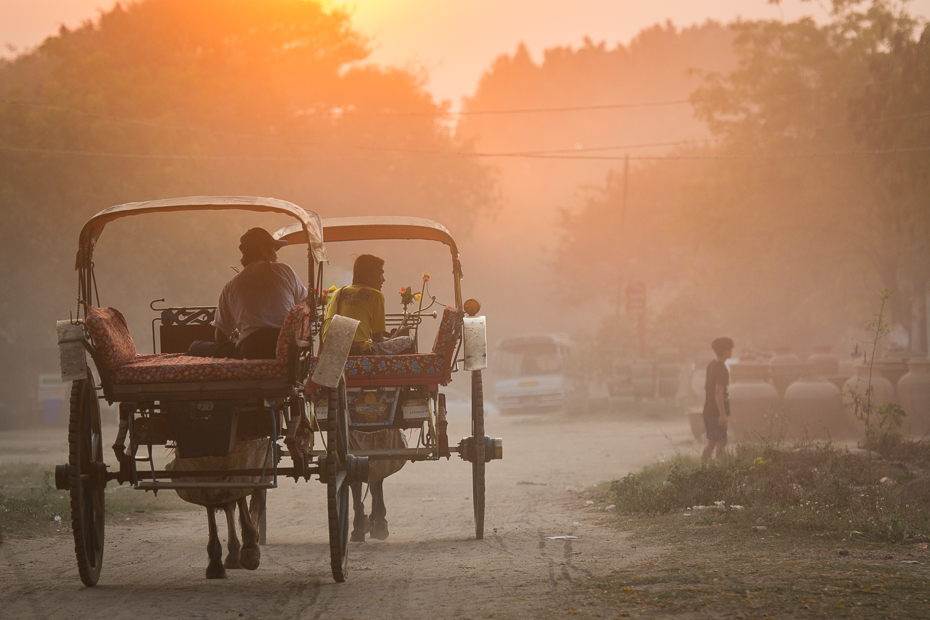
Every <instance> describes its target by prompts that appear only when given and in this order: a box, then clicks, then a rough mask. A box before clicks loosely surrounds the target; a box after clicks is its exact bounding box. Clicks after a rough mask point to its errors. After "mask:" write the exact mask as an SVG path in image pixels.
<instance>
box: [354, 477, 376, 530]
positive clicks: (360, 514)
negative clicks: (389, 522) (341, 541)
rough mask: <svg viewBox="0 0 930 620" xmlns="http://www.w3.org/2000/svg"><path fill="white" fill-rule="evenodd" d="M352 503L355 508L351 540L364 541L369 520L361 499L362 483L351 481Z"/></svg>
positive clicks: (368, 528) (368, 527)
mask: <svg viewBox="0 0 930 620" xmlns="http://www.w3.org/2000/svg"><path fill="white" fill-rule="evenodd" d="M352 503H353V506H354V509H355V519H354V521H353V522H352V535H351V538H350V540H351V541H352V542H365V534H366V533H367V532H368V530H370V529H371V522H370V521H369V520H368V517H367V516H365V502H364V500H363V499H362V483H361V482H353V483H352Z"/></svg>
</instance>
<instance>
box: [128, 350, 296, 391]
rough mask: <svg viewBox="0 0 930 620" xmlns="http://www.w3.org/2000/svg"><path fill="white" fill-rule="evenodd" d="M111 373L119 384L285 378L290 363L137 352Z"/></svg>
mask: <svg viewBox="0 0 930 620" xmlns="http://www.w3.org/2000/svg"><path fill="white" fill-rule="evenodd" d="M110 376H111V379H112V381H113V383H114V384H116V385H127V384H136V383H189V382H198V381H249V380H256V379H285V378H287V364H285V363H283V362H280V361H278V360H233V359H217V358H212V357H192V356H189V355H184V354H183V353H160V354H157V355H137V356H136V358H135V359H134V360H133V361H132V362H130V363H128V364H125V365H123V366H120V367H118V368H115V369H112V370H111V372H110Z"/></svg>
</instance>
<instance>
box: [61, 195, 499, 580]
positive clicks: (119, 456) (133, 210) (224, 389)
mask: <svg viewBox="0 0 930 620" xmlns="http://www.w3.org/2000/svg"><path fill="white" fill-rule="evenodd" d="M223 210H245V211H253V212H260V213H276V214H283V215H286V216H289V217H291V218H293V219H294V220H295V224H293V226H292V230H291V234H295V235H297V236H299V238H300V240H301V241H302V242H305V243H306V244H307V283H308V285H309V286H308V290H309V294H308V297H307V299H306V301H304V302H302V303H299V304H297V305H295V306H294V307H293V308H291V310H290V311H289V312H288V314H287V318H286V319H285V321H284V325H283V326H282V328H281V332H280V336H279V338H278V342H277V348H276V358H275V359H268V360H239V359H216V358H206V357H193V356H188V355H186V354H185V351H186V348H187V346H188V345H189V344H190V343H191V342H192V341H193V340H196V339H200V338H202V337H203V336H204V335H205V332H206V333H209V331H210V328H209V325H210V323H211V321H212V320H213V312H214V310H215V309H214V308H212V307H175V308H159V309H158V310H159V312H160V315H159V316H158V317H157V319H156V321H155V322H160V323H161V325H160V329H159V338H158V340H159V343H160V345H161V346H160V351H158V350H157V349H158V347H155V348H156V351H157V352H155V353H152V354H141V353H139V352H137V350H136V347H135V343H134V341H133V339H132V336H131V335H130V333H129V328H128V325H127V323H126V320H125V318H124V317H123V315H122V314H121V313H120V312H119V311H118V310H116V309H114V308H104V307H101V304H100V299H99V295H98V292H97V283H96V278H95V275H94V262H93V253H94V249H95V247H96V245H97V241H98V239H99V238H100V235H101V233H102V232H103V229H104V227H105V226H106V225H107V224H108V223H110V222H112V221H114V220H117V219H120V218H124V217H130V216H139V215H144V214H150V213H165V212H178V211H223ZM450 239H451V237H450ZM323 244H324V238H323V228H322V224H321V219H320V217H319V216H318V215H317V214H315V213H312V212H308V211H305V210H303V209H301V208H300V207H297V206H296V205H293V204H291V203H288V202H285V201H281V200H276V199H270V198H250V197H202V196H201V197H190V198H179V199H170V200H156V201H150V202H139V203H129V204H125V205H119V206H115V207H110V208H108V209H104V210H103V211H101V212H100V213H98V214H97V215H95V216H94V217H93V218H91V219H90V220H89V221H88V222H87V223H86V224H85V225H84V227H83V229H82V231H81V235H80V242H79V249H78V255H77V262H76V269H77V271H78V280H79V293H78V308H77V316H75V317H72V319H70V320H68V321H60V322H59V325H58V332H59V343H60V345H61V349H62V352H61V354H62V378H63V379H64V380H70V381H72V388H71V412H70V419H69V427H68V446H69V458H68V463H67V464H64V465H59V466H58V467H56V470H55V483H56V487H57V488H59V489H64V490H69V491H70V496H71V524H72V530H73V534H74V543H75V554H76V556H77V563H78V571H79V573H80V577H81V580H82V582H84V584H86V585H88V586H91V585H94V584H96V583H97V580H98V578H99V576H100V571H101V565H102V560H103V548H104V514H105V505H104V498H105V488H106V486H107V483H108V482H110V481H116V482H118V483H119V484H130V485H131V486H132V487H133V488H135V489H139V490H145V491H155V492H157V491H159V490H175V491H177V492H178V494H179V495H181V497H182V498H184V499H185V500H187V501H193V502H194V503H198V504H201V505H203V506H205V507H206V508H207V513H208V517H209V520H210V543H209V544H208V552H209V554H210V557H211V565H210V568H208V570H207V575H208V577H209V576H211V573H210V571H211V569H215V568H216V563H217V562H218V561H219V555H220V550H219V549H218V547H219V542H218V540H216V525H215V521H214V520H215V517H214V510H215V509H217V508H227V517H229V515H230V513H229V506H231V505H232V504H234V503H235V504H237V505H238V507H239V509H240V513H241V514H240V518H241V521H242V528H243V539H244V542H247V546H248V545H252V547H253V548H254V550H255V551H256V553H257V549H258V546H257V539H258V533H257V532H256V528H255V526H254V525H253V520H254V519H258V520H261V519H262V518H263V515H262V513H263V507H262V506H260V507H259V509H258V510H257V511H256V510H255V508H256V507H255V502H254V500H253V505H252V511H253V514H252V515H249V509H248V506H247V504H246V503H245V497H246V496H248V495H249V494H253V493H254V495H255V496H258V495H259V494H261V497H263V494H264V492H265V490H267V489H271V488H276V487H277V485H278V479H279V477H282V476H283V477H291V478H293V479H294V480H295V481H297V480H301V479H303V480H307V481H309V480H311V479H312V478H313V477H316V478H318V479H319V481H320V482H322V483H323V484H325V485H326V488H327V513H328V531H329V546H330V559H331V569H332V574H333V577H334V579H335V580H336V581H344V580H345V578H346V572H347V548H348V532H349V506H350V504H349V487H350V486H351V485H352V484H358V483H361V482H364V481H367V479H368V469H369V464H368V458H369V457H368V456H367V455H360V454H352V453H351V452H350V450H349V440H348V437H349V435H348V433H349V431H348V428H349V426H348V424H349V417H350V414H349V410H350V408H349V403H348V392H347V388H346V381H345V376H347V375H351V376H353V377H356V378H355V379H353V381H358V380H359V379H358V377H363V376H367V375H370V379H369V381H370V383H369V384H368V385H385V383H384V382H383V379H384V378H385V377H386V376H388V375H382V376H381V378H380V379H379V378H378V376H377V375H378V371H377V370H371V371H370V370H369V368H368V366H366V364H365V362H364V361H363V360H354V361H353V360H352V359H351V358H350V359H349V362H348V363H347V362H346V355H347V352H348V344H346V345H345V346H341V345H342V344H344V342H341V341H339V338H340V336H334V337H332V338H327V341H328V342H327V346H325V347H323V350H322V351H320V352H319V353H317V352H316V345H315V341H316V340H318V339H319V334H320V332H321V327H322V316H321V314H320V308H321V304H320V303H319V300H318V293H317V291H319V290H321V282H322V269H321V266H322V263H323V262H325V261H326V253H325V249H324V245H323ZM451 247H453V250H454V244H453V245H452V246H451ZM454 256H455V252H454ZM455 265H456V269H458V267H457V265H458V262H457V258H456V260H455ZM457 273H458V271H457ZM314 285H316V286H314ZM456 291H457V293H456V302H457V307H456V308H455V310H454V312H449V311H447V312H446V314H445V315H444V321H445V317H448V318H449V321H445V323H446V325H447V329H446V335H445V336H444V337H443V340H442V342H439V339H437V347H439V351H438V352H435V351H434V353H435V355H436V357H435V358H432V359H430V360H428V361H429V362H430V363H432V364H433V365H431V366H429V367H428V368H424V367H421V366H420V365H419V364H420V362H421V361H423V362H426V361H427V360H420V359H419V358H420V357H423V356H410V357H416V358H418V359H416V360H411V362H410V364H408V365H406V366H404V368H405V369H406V371H405V372H406V373H407V374H408V375H417V374H424V377H425V380H424V381H423V382H421V385H426V386H427V387H428V388H432V387H434V386H436V385H437V384H439V383H444V382H445V381H444V379H446V380H447V377H448V372H447V371H446V370H445V368H446V366H442V364H445V365H447V366H448V367H449V368H451V365H452V364H454V363H455V357H456V355H457V351H458V347H459V345H460V343H461V341H462V340H463V328H462V326H461V323H460V321H461V314H462V309H463V308H462V304H461V296H460V294H459V293H458V288H457V289H456ZM152 307H153V309H154V305H153V306H152ZM346 320H347V321H348V320H349V319H346ZM154 336H155V333H154V322H153V338H154ZM481 336H483V332H481V333H480V334H476V335H474V336H471V337H470V339H471V341H472V342H473V343H474V344H472V345H469V346H468V347H467V348H468V349H469V350H471V349H473V348H477V349H480V348H481V347H480V345H481V343H479V342H478V341H479V340H480V338H481ZM341 338H342V341H344V340H345V337H344V335H343V336H341ZM330 340H332V341H333V342H329V341H330ZM153 344H154V343H153ZM85 351H86V352H87V353H89V354H90V357H91V358H92V360H93V367H92V366H91V365H89V364H87V362H86V355H85ZM443 355H444V356H443ZM398 357H402V356H398ZM440 361H441V363H442V364H440V366H437V365H436V364H439V362H440ZM392 363H393V364H395V365H396V364H398V363H401V362H400V361H398V360H393V361H392ZM469 364H471V365H472V366H474V367H480V365H481V364H480V363H479V362H475V361H474V360H472V361H470V362H469ZM401 365H402V366H403V364H401ZM94 368H95V369H96V376H95V373H94ZM315 368H316V371H317V372H316V373H315V374H313V379H311V373H313V372H314V369H315ZM321 369H323V370H326V371H328V374H327V372H322V371H321ZM334 371H335V374H334ZM473 376H474V377H475V379H474V381H473V385H474V389H475V390H476V392H474V393H475V395H476V396H477V399H478V403H479V404H478V405H477V411H479V412H480V411H481V404H480V399H481V380H480V371H477V375H473ZM98 379H99V383H98ZM405 385H410V384H405ZM427 392H428V393H427V394H426V401H427V403H426V404H427V407H426V408H427V410H428V411H427V413H426V417H425V418H422V419H421V421H420V423H421V425H429V429H430V430H429V433H430V434H429V437H431V438H432V439H431V443H430V445H432V446H434V449H433V452H432V453H430V454H425V453H421V452H419V451H416V450H415V451H414V453H411V454H409V455H407V456H409V458H411V459H412V460H418V459H426V458H433V457H436V458H438V456H442V455H446V456H448V453H449V450H447V449H446V447H445V446H443V445H442V444H440V443H439V437H440V434H439V431H438V428H439V423H440V419H441V418H440V405H441V399H440V398H439V397H438V395H437V394H438V393H437V391H436V390H433V391H432V392H430V391H428V390H427ZM418 394H419V393H418ZM100 399H105V400H106V401H107V402H109V403H119V412H120V413H119V428H118V430H117V436H116V440H115V442H114V444H113V451H114V454H115V457H116V461H117V463H118V469H117V470H116V471H110V470H109V469H108V465H107V464H106V463H105V462H104V457H103V435H102V432H101V416H100V405H99V400H100ZM324 408H325V412H326V415H325V416H323V415H318V414H317V409H319V410H320V413H322V410H323V409H324ZM476 420H478V422H476V424H475V430H476V433H475V435H474V436H477V437H480V438H481V439H482V440H481V441H477V442H475V441H474V440H473V439H472V440H463V443H462V444H460V446H459V451H460V453H461V454H463V456H465V457H466V458H468V459H469V460H471V461H472V462H473V463H478V462H479V461H480V466H479V465H477V464H476V465H474V468H475V472H476V473H475V481H476V482H475V485H476V489H477V486H478V484H479V473H480V485H481V490H482V493H481V496H482V501H483V482H484V473H483V469H484V462H485V460H487V451H486V446H488V445H492V446H493V445H494V442H491V443H490V444H489V443H488V441H489V440H487V439H486V438H484V436H483V434H484V433H483V425H482V422H483V417H482V416H481V415H480V414H479V415H478V416H476ZM478 431H480V434H479V433H478ZM316 436H319V437H320V438H321V439H322V449H318V448H316V446H315V443H316V439H315V437H316ZM156 446H169V447H173V448H174V449H175V453H176V455H177V458H175V460H174V461H173V462H172V463H170V464H169V465H168V466H164V467H163V468H159V467H158V464H157V462H156V459H155V447H156ZM482 453H484V454H482ZM476 455H477V456H480V457H481V458H475V456H476ZM372 456H373V457H377V456H378V455H372ZM285 458H286V459H287V460H285ZM479 469H480V472H479V471H478V470H479ZM475 511H476V519H478V520H479V522H482V521H483V503H481V505H480V506H479V500H478V493H477V491H476V500H475ZM230 527H231V529H230V533H231V534H232V533H233V532H234V528H233V526H230ZM247 527H248V536H249V538H250V540H249V541H246V540H245V539H246V536H247ZM478 535H479V537H480V535H481V526H480V525H479V528H478ZM227 560H228V558H227ZM250 561H251V560H250ZM245 565H246V562H245V559H243V566H245ZM255 566H257V557H256V558H255V559H254V565H253V566H252V567H253V568H254V567H255ZM246 567H247V568H248V567H249V566H246ZM218 570H219V571H223V568H222V564H220V565H219V568H218ZM223 574H225V573H223ZM214 576H216V575H215V574H214Z"/></svg>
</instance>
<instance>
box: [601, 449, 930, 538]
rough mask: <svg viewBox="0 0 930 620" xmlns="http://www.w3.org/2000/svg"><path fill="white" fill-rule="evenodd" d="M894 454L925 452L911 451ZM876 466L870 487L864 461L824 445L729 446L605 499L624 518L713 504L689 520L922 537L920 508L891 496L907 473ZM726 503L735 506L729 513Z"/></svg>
mask: <svg viewBox="0 0 930 620" xmlns="http://www.w3.org/2000/svg"><path fill="white" fill-rule="evenodd" d="M902 451H910V452H911V453H915V454H920V455H921V457H922V456H923V455H925V454H926V452H925V451H922V450H921V449H919V448H917V447H914V446H910V447H907V448H906V450H902ZM876 467H878V469H877V470H876V471H878V473H877V474H876V475H880V476H881V478H882V479H884V480H885V483H874V482H873V483H870V478H869V465H868V462H867V460H866V459H864V458H862V457H860V456H854V455H852V454H849V453H847V452H844V451H841V450H838V449H836V448H834V447H832V446H830V445H829V444H827V445H814V446H803V447H799V448H794V449H778V448H774V447H771V446H737V447H736V449H735V450H733V451H732V452H731V454H730V455H729V456H728V458H726V459H724V460H723V461H715V462H712V463H710V464H708V465H702V464H701V462H700V461H699V460H698V459H696V458H692V457H681V456H680V457H676V458H675V459H673V460H671V461H668V462H665V463H660V464H657V465H653V466H650V467H647V468H645V469H643V470H642V471H641V472H638V473H632V474H629V475H628V476H626V477H625V478H623V479H622V480H617V481H614V482H613V484H612V485H611V490H610V493H611V495H612V497H613V500H614V503H615V504H616V505H617V507H618V509H619V510H620V511H622V512H625V513H627V514H661V513H668V512H672V511H680V510H684V509H690V508H692V507H694V506H714V508H713V509H712V510H710V511H700V513H698V512H696V513H695V515H694V516H695V517H701V516H702V515H709V516H711V517H714V518H715V519H719V518H724V519H727V520H729V521H735V522H739V523H744V524H747V525H748V524H765V525H766V526H768V527H775V528H783V529H787V530H801V531H808V532H816V533H830V534H831V535H838V536H846V535H850V534H852V533H853V532H858V533H860V534H862V535H863V536H868V537H870V538H875V539H882V540H895V541H899V540H902V539H904V538H907V537H913V536H915V535H918V534H923V535H927V534H930V514H928V513H927V512H926V511H922V510H919V509H918V506H919V505H920V503H921V502H907V501H905V500H901V498H900V497H899V493H898V490H899V488H900V485H901V484H903V483H905V482H907V481H909V480H911V479H913V477H914V475H913V474H912V473H910V472H909V471H908V470H907V469H904V468H903V467H901V466H900V465H894V464H892V463H890V462H888V461H882V462H881V463H879V464H878V465H876V464H874V463H873V468H876ZM895 480H897V483H895V482H894V481H895ZM889 482H890V484H889ZM720 502H722V505H717V504H718V503H720ZM734 505H737V506H741V507H742V508H741V509H738V510H737V509H730V508H729V507H730V506H734Z"/></svg>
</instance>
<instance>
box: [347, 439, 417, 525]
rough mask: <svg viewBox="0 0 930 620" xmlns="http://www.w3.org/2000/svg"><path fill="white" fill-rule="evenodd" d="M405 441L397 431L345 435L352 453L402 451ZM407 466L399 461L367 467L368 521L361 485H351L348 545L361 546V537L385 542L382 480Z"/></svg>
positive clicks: (385, 520)
mask: <svg viewBox="0 0 930 620" xmlns="http://www.w3.org/2000/svg"><path fill="white" fill-rule="evenodd" d="M406 447H407V440H406V438H405V437H404V434H403V433H402V432H401V431H400V429H383V430H378V431H349V448H350V449H352V450H378V449H381V450H385V449H398V448H406ZM406 463H407V461H405V460H402V459H384V460H382V459H372V460H371V461H370V465H369V473H368V488H369V490H370V491H371V518H370V519H369V517H368V516H366V515H365V503H364V498H363V497H362V483H361V482H355V483H353V484H352V487H351V488H352V503H353V507H354V510H355V518H354V520H353V522H352V535H351V537H350V540H351V541H352V542H365V534H367V533H369V532H370V535H371V537H372V538H377V539H378V540H385V539H386V538H387V537H388V534H389V532H388V525H387V519H386V518H385V517H386V516H387V508H386V507H385V505H384V479H385V478H387V477H388V476H390V475H392V474H396V473H397V472H399V471H400V470H401V468H402V467H403V466H404V465H405V464H406Z"/></svg>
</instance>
